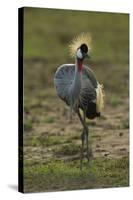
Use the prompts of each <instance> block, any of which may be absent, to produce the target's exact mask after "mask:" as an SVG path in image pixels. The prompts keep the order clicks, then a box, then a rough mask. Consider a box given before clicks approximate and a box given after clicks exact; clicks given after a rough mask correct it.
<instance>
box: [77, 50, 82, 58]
mask: <svg viewBox="0 0 133 200" xmlns="http://www.w3.org/2000/svg"><path fill="white" fill-rule="evenodd" d="M77 58H79V59H82V58H83V55H82V53H81V50H80V49H78V50H77Z"/></svg>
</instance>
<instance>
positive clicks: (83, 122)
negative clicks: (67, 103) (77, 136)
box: [77, 110, 86, 169]
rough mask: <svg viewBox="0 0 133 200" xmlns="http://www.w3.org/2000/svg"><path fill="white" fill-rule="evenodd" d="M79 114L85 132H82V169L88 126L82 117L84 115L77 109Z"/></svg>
mask: <svg viewBox="0 0 133 200" xmlns="http://www.w3.org/2000/svg"><path fill="white" fill-rule="evenodd" d="M77 114H78V116H79V119H80V121H81V123H82V125H83V132H82V134H81V140H82V147H81V160H80V161H81V162H80V163H81V165H80V168H81V169H82V161H83V157H84V141H85V135H86V126H85V121H84V119H83V118H82V116H81V114H80V112H79V110H78V111H77Z"/></svg>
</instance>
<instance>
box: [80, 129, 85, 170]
mask: <svg viewBox="0 0 133 200" xmlns="http://www.w3.org/2000/svg"><path fill="white" fill-rule="evenodd" d="M81 140H82V147H81V160H80V169H81V170H82V162H83V158H84V141H85V132H84V130H83V132H82V134H81Z"/></svg>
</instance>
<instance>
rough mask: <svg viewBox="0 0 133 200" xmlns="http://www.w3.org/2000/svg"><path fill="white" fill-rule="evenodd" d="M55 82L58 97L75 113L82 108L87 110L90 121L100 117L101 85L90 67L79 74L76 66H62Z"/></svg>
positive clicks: (56, 74) (84, 67)
mask: <svg viewBox="0 0 133 200" xmlns="http://www.w3.org/2000/svg"><path fill="white" fill-rule="evenodd" d="M54 82H55V86H56V90H57V94H58V96H59V97H60V98H61V99H62V100H63V101H65V103H66V104H67V105H68V106H70V107H71V109H73V110H74V111H75V112H76V111H77V109H78V108H81V109H82V110H86V117H87V118H88V119H93V118H95V117H98V116H100V112H99V110H97V105H96V103H97V101H96V98H97V88H98V85H99V83H98V82H97V80H96V78H95V76H94V74H93V72H92V70H91V69H90V68H89V67H87V66H83V69H82V72H79V73H78V71H77V67H76V66H75V64H64V65H61V66H60V67H59V68H58V69H57V71H56V73H55V77H54ZM77 85H78V87H77ZM75 86H76V87H75Z"/></svg>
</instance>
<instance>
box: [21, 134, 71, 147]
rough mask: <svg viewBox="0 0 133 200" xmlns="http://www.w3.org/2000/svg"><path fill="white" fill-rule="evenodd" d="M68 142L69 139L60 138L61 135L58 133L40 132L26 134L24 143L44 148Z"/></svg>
mask: <svg viewBox="0 0 133 200" xmlns="http://www.w3.org/2000/svg"><path fill="white" fill-rule="evenodd" d="M68 142H71V141H70V140H69V139H68V138H66V137H63V138H61V136H58V135H50V134H49V135H46V134H41V135H40V136H27V137H26V139H25V142H24V145H25V146H34V147H35V146H36V147H37V146H38V147H42V148H45V147H48V146H52V145H57V144H64V143H68Z"/></svg>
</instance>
